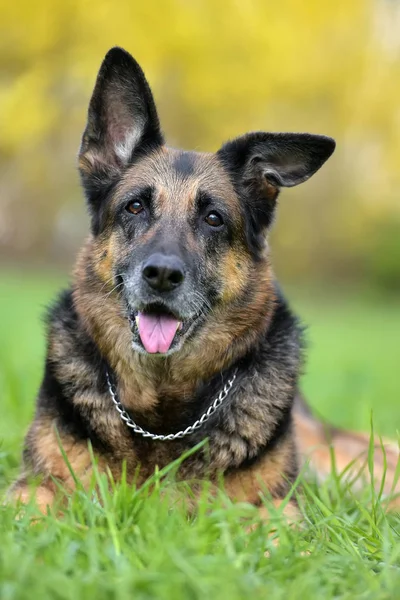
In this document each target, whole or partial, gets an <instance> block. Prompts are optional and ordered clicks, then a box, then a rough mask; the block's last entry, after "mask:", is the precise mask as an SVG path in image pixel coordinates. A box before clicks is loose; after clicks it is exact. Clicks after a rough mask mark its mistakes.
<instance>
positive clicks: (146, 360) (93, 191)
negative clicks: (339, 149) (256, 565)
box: [10, 48, 397, 514]
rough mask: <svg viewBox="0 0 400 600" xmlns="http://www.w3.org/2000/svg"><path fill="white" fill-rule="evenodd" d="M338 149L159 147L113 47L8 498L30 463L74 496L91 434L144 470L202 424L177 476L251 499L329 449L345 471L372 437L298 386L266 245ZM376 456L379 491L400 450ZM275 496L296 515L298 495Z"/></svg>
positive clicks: (144, 90)
mask: <svg viewBox="0 0 400 600" xmlns="http://www.w3.org/2000/svg"><path fill="white" fill-rule="evenodd" d="M334 149H335V142H334V140H333V139H332V138H330V137H326V136H322V135H313V134H306V133H265V132H255V133H248V134H246V135H243V136H242V137H239V138H237V139H234V140H232V141H228V142H227V143H225V144H224V145H223V146H222V147H221V148H220V150H218V152H216V153H215V154H211V153H199V152H189V151H183V150H177V149H174V148H169V147H167V146H166V145H165V142H164V138H163V134H162V132H161V128H160V123H159V119H158V115H157V110H156V106H155V102H154V99H153V96H152V92H151V90H150V87H149V85H148V83H147V81H146V79H145V76H144V74H143V71H142V70H141V68H140V66H139V65H138V64H137V62H136V61H135V60H134V59H133V58H132V56H131V55H130V54H128V53H127V52H126V51H124V50H122V49H121V48H113V49H111V50H110V51H109V52H108V53H107V55H106V57H105V59H104V61H103V63H102V65H101V68H100V71H99V74H98V77H97V81H96V84H95V88H94V91H93V95H92V98H91V101H90V104H89V109H88V120H87V125H86V129H85V131H84V134H83V138H82V143H81V148H80V152H79V171H80V176H81V181H82V186H83V189H84V192H85V196H86V200H87V205H88V208H89V212H90V217H91V232H90V235H89V237H88V239H87V241H86V243H85V244H84V246H83V248H82V250H81V252H80V254H79V257H78V260H77V264H76V268H75V271H74V276H73V283H72V286H71V287H70V289H68V290H66V291H64V292H63V293H62V294H61V295H60V297H59V299H58V300H57V302H56V303H55V304H54V306H53V307H52V308H51V309H50V311H49V313H48V319H47V329H48V337H47V358H46V363H45V368H44V376H43V381H42V384H41V387H40V391H39V394H38V398H37V407H36V414H35V417H34V420H33V423H32V425H31V426H30V428H29V431H28V433H27V436H26V440H25V448H24V452H23V468H22V472H21V474H20V476H19V477H18V479H17V481H16V482H15V483H14V484H13V485H12V487H11V489H10V496H11V498H12V499H13V500H20V501H22V502H26V501H27V500H28V498H29V497H30V493H31V490H30V487H29V481H30V480H31V478H39V479H40V481H39V483H38V485H37V486H36V488H35V492H34V493H35V498H36V502H37V504H38V506H39V508H40V509H41V510H43V511H45V510H47V507H48V506H52V505H53V504H54V501H55V499H56V496H57V489H58V487H59V486H58V485H57V482H60V483H61V484H62V487H63V489H64V490H65V491H66V492H67V493H68V491H72V490H73V488H74V485H75V477H77V478H79V480H80V481H81V482H82V483H83V485H88V484H89V482H90V479H91V476H92V469H93V460H92V455H91V451H90V450H89V447H88V446H89V444H88V442H90V446H91V448H92V452H93V453H94V455H95V457H96V459H97V465H98V468H99V469H100V470H101V471H106V470H107V472H110V473H111V474H112V476H113V478H114V479H116V480H117V479H118V478H119V477H120V475H121V471H122V465H123V464H125V465H126V470H127V473H128V478H129V479H130V480H133V479H134V478H135V481H137V483H138V485H140V484H141V483H143V482H144V481H145V480H146V479H148V478H149V477H150V476H151V475H152V474H153V473H154V471H155V469H156V468H157V467H158V468H163V467H165V466H166V465H168V464H169V463H171V461H174V460H176V459H177V458H179V457H180V456H181V455H182V454H183V453H185V452H186V451H188V450H189V449H190V448H193V447H194V446H196V445H197V444H198V443H200V442H201V441H203V440H205V439H207V440H208V442H207V444H206V446H205V447H204V448H203V447H202V448H200V449H199V450H198V451H196V452H194V453H192V454H191V455H190V456H189V457H188V458H187V459H186V460H185V461H184V462H183V463H182V465H181V467H180V470H179V473H178V477H179V478H182V479H184V480H199V479H207V480H209V481H211V482H216V481H217V480H218V478H220V477H221V475H222V476H223V482H224V488H225V490H226V493H227V494H228V496H229V497H230V498H232V499H234V500H238V501H246V502H249V503H251V504H253V505H255V506H259V507H260V509H262V506H263V505H262V500H261V493H262V492H263V491H264V492H265V491H266V492H267V493H268V494H269V495H270V497H271V499H272V501H273V503H274V504H276V506H279V505H280V503H281V502H282V500H283V499H284V498H285V496H286V495H287V494H288V492H289V490H290V489H291V486H292V485H293V483H294V482H295V480H296V477H297V475H298V473H299V468H300V467H301V465H302V464H303V463H304V461H305V460H306V459H307V457H308V459H310V460H311V464H312V465H314V468H315V470H316V472H317V474H319V475H320V476H322V477H323V476H325V475H326V474H327V473H329V471H330V468H331V454H330V452H331V450H330V448H331V447H333V449H334V451H335V452H336V456H337V464H338V466H339V467H340V468H344V467H345V466H346V465H348V464H349V463H350V462H351V461H354V464H355V465H358V467H359V468H360V469H362V468H363V465H364V462H365V456H366V453H367V451H368V444H369V442H368V436H359V435H357V434H351V433H346V432H342V431H340V430H336V429H333V428H329V427H326V426H325V425H324V424H323V423H322V422H320V421H318V419H316V418H315V417H314V416H313V415H312V413H311V412H310V410H309V408H308V407H307V405H306V404H305V402H304V401H303V400H302V398H301V396H300V394H299V374H300V371H301V368H302V363H303V360H302V356H303V342H302V327H301V325H300V323H299V321H298V319H297V317H296V316H295V315H294V314H293V313H292V311H291V310H290V308H289V306H288V304H287V301H286V300H285V298H284V296H283V294H282V292H281V290H280V288H279V285H278V283H277V281H276V278H275V276H274V273H273V270H272V267H271V262H270V254H269V248H268V242H267V236H268V232H269V230H270V227H271V225H272V222H273V219H274V213H275V210H276V206H277V198H278V194H279V192H280V190H281V188H283V187H292V186H295V185H298V184H301V183H303V182H305V181H306V180H307V179H309V178H310V177H311V176H312V175H313V174H314V173H315V172H316V171H318V169H319V168H320V167H322V165H323V164H324V163H325V161H326V160H327V159H328V158H329V157H330V156H331V154H332V153H333V151H334ZM64 453H65V455H66V457H67V458H68V463H69V465H67V464H66V461H65V460H64ZM375 459H376V464H377V469H378V471H379V469H380V472H382V473H383V472H384V471H385V470H387V473H386V483H385V486H386V487H385V489H386V490H387V491H389V490H390V488H391V486H392V485H393V478H394V472H395V465H396V463H397V452H396V450H394V449H391V448H388V450H387V458H386V462H387V466H385V464H384V462H385V461H384V458H383V454H382V450H381V448H380V446H379V444H377V448H376V453H375ZM70 467H71V468H70ZM71 470H72V471H73V473H74V475H73V474H72V473H71ZM285 510H286V511H287V513H288V514H289V513H292V514H294V513H295V512H296V510H297V508H296V501H295V499H294V498H292V499H291V500H290V502H288V504H287V505H286V509H285Z"/></svg>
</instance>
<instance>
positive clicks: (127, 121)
mask: <svg viewBox="0 0 400 600" xmlns="http://www.w3.org/2000/svg"><path fill="white" fill-rule="evenodd" d="M162 144H163V136H162V133H161V130H160V123H159V119H158V115H157V110H156V106H155V103H154V99H153V95H152V93H151V90H150V87H149V84H148V83H147V81H146V78H145V76H144V73H143V71H142V69H141V68H140V66H139V65H138V63H137V62H136V61H135V59H134V58H133V57H132V56H131V55H130V54H129V53H128V52H126V51H125V50H123V49H122V48H112V49H111V50H110V51H109V52H108V53H107V55H106V56H105V58H104V60H103V63H102V65H101V67H100V71H99V74H98V76H97V81H96V85H95V88H94V91H93V94H92V98H91V100H90V104H89V110H88V120H87V125H86V129H85V131H84V134H83V138H82V144H81V148H80V152H79V170H80V174H81V178H82V183H83V186H84V188H85V191H86V195H87V197H88V201H89V207H90V209H91V212H92V214H93V212H94V211H96V210H98V209H99V208H100V206H99V205H100V200H101V197H102V196H104V195H105V193H106V191H107V188H109V186H110V185H111V184H112V183H113V181H116V180H117V179H118V178H119V177H120V176H121V173H122V172H123V170H124V169H125V168H126V167H127V166H128V165H129V164H130V163H131V162H132V161H133V160H134V159H135V158H136V157H138V156H140V155H143V154H144V153H147V152H150V151H151V150H153V149H154V148H156V147H159V146H161V145H162Z"/></svg>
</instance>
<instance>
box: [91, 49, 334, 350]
mask: <svg viewBox="0 0 400 600" xmlns="http://www.w3.org/2000/svg"><path fill="white" fill-rule="evenodd" d="M334 147H335V143H334V141H333V140H332V139H331V138H328V137H325V136H319V135H311V134H292V133H277V134H275V133H264V132H256V133H249V134H247V135H244V136H242V137H239V138H237V139H235V140H233V141H230V142H228V143H226V144H225V145H223V146H222V148H221V149H220V150H219V151H218V152H217V153H216V154H202V153H196V152H184V151H180V150H174V149H170V148H167V147H166V146H165V145H164V141H163V137H162V134H161V130H160V124H159V120H158V116H157V111H156V107H155V102H154V99H153V96H152V94H151V91H150V88H149V85H148V83H147V81H146V79H145V77H144V74H143V72H142V70H141V68H140V67H139V65H138V64H137V63H136V61H135V60H134V59H133V58H132V57H131V56H130V55H129V54H128V53H126V52H125V51H124V50H122V49H120V48H114V49H112V50H110V51H109V52H108V54H107V55H106V57H105V59H104V62H103V64H102V66H101V68H100V72H99V75H98V79H97V82H96V86H95V89H94V92H93V96H92V99H91V101H90V105H89V112H88V123H87V126H86V130H85V132H84V135H83V140H82V146H81V150H80V155H79V165H80V173H81V178H82V182H83V186H84V189H85V192H86V196H87V199H88V203H89V208H90V212H91V215H92V232H93V234H94V238H95V243H96V244H97V245H98V248H99V253H100V251H101V253H102V255H103V256H106V258H107V269H108V271H107V272H106V273H105V276H104V279H107V280H110V278H113V279H114V284H118V285H120V287H121V289H122V290H123V293H122V295H121V296H122V299H123V307H124V309H125V310H128V314H129V319H130V322H131V325H132V331H133V336H134V347H135V349H136V350H139V351H141V350H143V347H142V345H141V344H140V337H139V335H138V329H137V327H136V326H135V320H136V319H137V318H138V316H139V317H140V315H142V314H144V315H148V314H150V313H151V314H153V313H155V314H157V315H158V317H159V318H162V319H164V321H166V320H167V319H168V318H170V317H173V318H175V320H176V326H177V333H176V336H175V338H174V341H173V343H172V345H170V350H168V352H169V351H176V350H178V349H180V348H181V346H182V343H183V341H184V340H185V339H187V338H189V337H190V336H191V335H193V334H194V332H195V331H196V330H197V329H198V327H199V326H200V324H201V323H202V319H203V318H204V316H205V315H206V314H207V313H209V312H210V311H211V310H214V309H215V308H216V307H220V306H221V304H222V305H226V307H227V313H228V312H229V310H230V309H229V306H230V305H231V304H232V305H233V304H235V303H236V304H237V303H238V302H243V303H245V302H246V301H247V302H250V301H251V298H252V295H251V292H252V289H253V288H254V290H255V289H256V287H257V285H261V284H260V282H262V280H263V279H266V278H267V275H266V270H267V269H268V268H269V265H268V263H267V261H266V257H265V252H264V248H265V244H264V242H265V234H266V231H267V230H268V228H269V226H270V224H271V222H272V219H273V214H274V210H275V205H276V199H277V196H278V193H279V190H280V188H281V187H291V186H294V185H297V184H299V183H302V182H303V181H306V180H307V179H308V178H309V177H311V176H312V175H313V174H314V173H315V172H316V171H317V170H318V169H319V168H320V167H321V166H322V164H323V163H324V162H325V160H327V158H328V157H329V156H330V155H331V154H332V152H333V150H334ZM104 270H105V269H102V271H103V275H104ZM253 296H254V297H255V296H256V292H255V291H254V294H253ZM254 302H255V303H256V301H255V300H254ZM259 302H261V300H260V299H259ZM144 320H146V319H144Z"/></svg>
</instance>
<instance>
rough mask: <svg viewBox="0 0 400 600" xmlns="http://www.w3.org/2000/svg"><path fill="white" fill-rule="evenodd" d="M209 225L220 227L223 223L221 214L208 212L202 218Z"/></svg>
mask: <svg viewBox="0 0 400 600" xmlns="http://www.w3.org/2000/svg"><path fill="white" fill-rule="evenodd" d="M204 220H205V222H206V223H207V225H209V226H210V227H221V225H223V224H224V222H223V220H222V217H221V215H219V214H218V213H217V212H210V213H208V215H207V216H206V218H205V219H204Z"/></svg>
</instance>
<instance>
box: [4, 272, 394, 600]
mask: <svg viewBox="0 0 400 600" xmlns="http://www.w3.org/2000/svg"><path fill="white" fill-rule="evenodd" d="M64 281H65V279H63V278H62V277H59V276H49V275H48V276H43V275H42V276H40V277H35V276H34V275H32V274H31V275H25V274H21V275H18V274H15V273H14V274H11V273H3V274H2V276H1V283H0V314H1V318H2V325H1V342H2V343H1V347H0V390H1V397H0V409H1V414H0V444H1V445H0V491H1V490H4V488H5V487H6V485H7V483H8V482H9V481H10V480H11V478H12V476H13V475H14V474H15V472H16V468H17V465H18V462H19V455H20V450H21V444H22V439H23V435H24V432H25V430H26V427H27V424H28V423H29V420H30V418H31V417H32V413H33V409H34V396H35V392H36V390H37V388H38V385H39V382H40V377H41V369H42V361H43V356H44V336H43V326H42V324H41V321H40V316H41V314H42V312H43V308H44V306H45V305H46V304H47V303H48V301H49V299H51V298H52V296H53V295H54V292H55V291H56V290H57V289H58V288H59V286H60V284H63V283H64ZM338 292H339V290H336V295H332V294H331V293H328V292H327V291H326V290H325V291H323V290H321V291H320V292H318V290H317V291H316V290H315V289H314V290H313V293H312V294H311V293H308V292H307V290H306V289H304V290H302V291H299V290H292V291H290V293H289V297H290V298H291V299H292V301H293V305H294V306H295V307H296V309H297V310H298V312H299V313H300V315H301V316H302V318H303V320H304V321H305V322H306V323H307V324H309V326H310V328H309V330H308V333H307V338H308V340H309V352H308V355H309V359H308V366H307V373H306V375H305V376H304V378H303V383H302V386H303V389H304V390H305V392H306V395H307V397H308V398H309V399H310V400H311V402H312V404H313V405H314V406H315V407H316V408H317V409H318V410H319V412H320V413H322V414H323V415H324V416H325V417H327V418H330V419H331V420H332V421H334V422H335V423H336V424H339V425H344V426H347V427H353V428H359V429H368V428H369V426H370V417H371V409H373V413H374V424H375V429H376V430H377V431H379V432H380V433H382V434H385V435H389V436H395V435H396V429H397V426H398V422H399V414H400V409H399V408H398V400H399V392H400V383H399V377H398V370H399V352H398V341H399V339H400V310H399V308H398V299H397V300H393V301H387V300H386V301H383V300H380V299H379V298H376V297H373V296H370V295H361V294H358V295H357V294H354V293H352V294H348V295H345V296H344V297H343V298H342V299H340V296H341V295H340V294H339V293H338ZM173 471H174V469H171V471H170V472H169V474H164V475H163V474H162V473H161V474H156V475H155V477H154V480H153V482H152V483H153V484H154V485H152V486H145V487H144V488H142V489H135V487H134V486H133V487H130V486H128V485H127V484H126V482H125V481H122V482H120V483H118V484H112V485H111V486H110V485H109V482H107V481H106V480H105V478H104V476H103V477H100V476H98V475H96V477H97V480H96V482H95V483H96V489H97V490H98V496H96V495H95V494H94V493H85V492H83V491H82V490H80V489H78V490H77V492H76V493H75V495H74V497H73V498H71V500H70V502H69V505H68V507H67V508H66V510H65V513H64V517H63V518H62V519H55V518H54V516H53V515H51V514H49V515H48V516H46V517H44V518H42V519H39V520H38V521H36V522H34V523H32V517H33V516H35V515H36V516H37V513H36V511H35V508H34V507H33V506H30V507H28V509H27V510H26V512H25V513H23V514H22V515H20V516H19V519H16V518H15V517H16V510H15V509H13V508H11V507H2V508H0V598H1V600H10V599H20V598H21V599H25V598H29V599H32V598H34V599H36V598H41V599H42V598H54V599H60V600H64V599H65V600H66V599H73V598H74V599H78V598H79V599H87V598H95V599H100V600H102V599H103V598H104V599H113V598H118V599H124V598H126V599H128V598H129V599H130V598H135V600H142V599H143V600H144V599H150V598H160V599H168V600H169V599H177V600H186V599H197V598H199V599H200V598H201V599H208V598H212V599H217V600H218V599H221V600H222V599H226V598H229V599H230V600H238V599H241V598H257V599H258V598H260V599H264V598H268V599H280V598H282V599H285V600H288V599H290V598H299V599H300V598H301V599H309V598H318V599H320V598H324V599H330V598H349V599H350V598H351V599H353V598H363V599H364V598H365V599H368V598H371V599H372V598H373V599H376V598H382V599H383V598H387V599H392V598H398V597H400V592H399V591H398V590H399V586H400V541H399V532H400V519H399V517H398V516H397V515H391V516H389V517H388V516H385V515H384V514H383V511H382V510H381V506H380V502H379V498H375V497H374V494H373V492H372V490H371V489H370V488H369V487H367V488H366V489H365V491H364V493H363V494H361V496H359V497H357V498H356V497H353V496H352V495H351V494H349V493H348V492H347V493H346V489H345V485H344V483H343V481H342V480H341V479H340V477H339V476H338V475H333V476H332V477H331V478H330V480H329V481H327V482H325V483H324V484H323V485H318V486H317V485H315V484H312V483H309V484H304V487H303V488H302V493H301V496H300V498H301V502H302V505H303V512H304V515H305V525H304V527H302V528H297V529H293V528H289V527H288V526H287V525H285V524H284V522H283V521H282V519H280V516H279V514H278V513H276V512H275V513H273V515H272V520H271V522H270V523H260V526H259V527H258V528H255V529H254V530H253V531H252V532H249V531H248V525H249V524H250V523H254V522H257V519H258V516H257V511H256V510H255V509H254V508H252V507H251V506H248V505H245V504H241V505H235V504H232V503H230V502H229V501H228V500H227V499H226V498H225V497H224V496H223V494H222V493H221V494H220V495H219V496H218V497H217V498H215V497H214V498H212V497H210V495H209V494H208V493H207V486H204V491H203V497H202V500H201V501H200V503H199V510H198V512H197V513H196V515H192V516H188V515H187V514H185V512H184V510H183V508H182V507H181V506H180V505H179V504H178V503H177V500H176V497H177V490H176V484H174V482H173ZM295 493H297V492H295ZM266 502H268V501H267V500H266ZM272 531H276V532H277V533H276V534H274V535H275V536H276V535H277V534H279V539H280V543H279V546H275V545H274V544H273V539H274V535H271V532H272ZM266 551H268V554H267V555H266V554H265V553H266Z"/></svg>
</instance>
